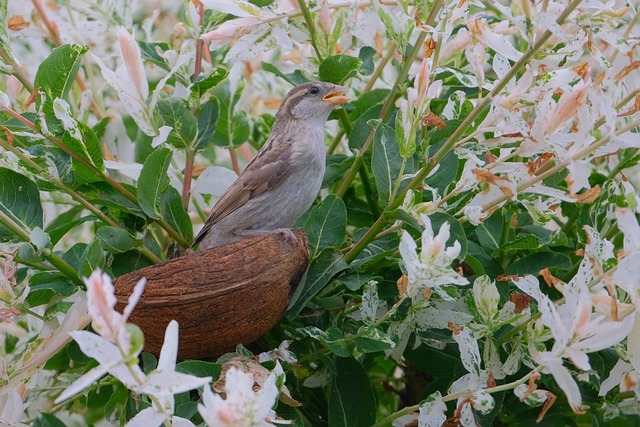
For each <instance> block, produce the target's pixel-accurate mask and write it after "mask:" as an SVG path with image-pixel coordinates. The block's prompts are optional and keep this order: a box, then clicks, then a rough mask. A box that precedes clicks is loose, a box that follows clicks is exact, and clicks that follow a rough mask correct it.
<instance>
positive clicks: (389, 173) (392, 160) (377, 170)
mask: <svg viewBox="0 0 640 427" xmlns="http://www.w3.org/2000/svg"><path fill="white" fill-rule="evenodd" d="M375 132H376V134H375V138H374V141H373V154H372V155H371V169H372V171H373V177H374V179H375V181H376V186H377V188H378V198H379V199H380V203H381V204H382V205H383V206H388V205H389V204H390V203H391V201H392V200H393V197H394V194H393V192H394V189H395V186H396V181H397V180H398V179H401V177H400V176H399V175H400V172H401V169H402V161H403V158H402V156H401V155H400V149H399V147H398V142H397V141H396V135H395V132H394V130H393V129H392V128H391V127H389V126H387V125H386V124H384V123H381V124H380V125H379V126H378V128H377V129H376V131H375ZM414 171H415V165H414V161H413V158H408V159H406V164H405V167H404V171H402V173H403V175H404V174H410V173H413V172H414ZM405 181H406V183H405V184H403V185H400V186H399V187H398V190H399V191H401V190H402V188H403V187H404V186H406V185H407V184H408V183H409V181H408V180H405Z"/></svg>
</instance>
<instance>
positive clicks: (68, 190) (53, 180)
mask: <svg viewBox="0 0 640 427" xmlns="http://www.w3.org/2000/svg"><path fill="white" fill-rule="evenodd" d="M0 146H1V147H2V148H4V149H5V150H7V151H11V152H12V153H14V154H15V155H16V156H17V157H18V158H19V159H20V160H22V161H23V162H25V163H27V164H28V165H29V166H31V167H32V168H34V169H36V170H38V171H40V172H42V170H43V168H42V167H41V166H40V165H38V164H37V163H35V162H34V161H33V160H31V159H30V158H29V157H27V156H25V155H24V153H23V152H22V151H20V150H18V149H17V148H16V147H14V146H13V145H11V144H9V143H8V142H7V141H5V140H4V139H2V138H0ZM49 180H50V181H51V183H52V184H54V185H55V186H56V187H58V188H59V189H61V190H62V191H64V192H65V193H67V194H69V195H70V196H71V197H72V198H73V199H74V200H76V201H77V202H78V203H80V204H81V205H82V206H84V207H85V208H87V209H88V210H89V211H91V212H92V213H93V214H94V215H96V216H97V217H98V218H100V219H101V220H102V221H103V222H105V223H107V224H109V225H111V226H113V227H118V228H122V227H121V226H120V224H118V223H117V222H116V221H114V220H113V219H111V218H109V217H108V216H107V215H106V214H105V213H104V212H102V211H101V210H100V209H98V208H97V207H96V206H95V205H93V204H92V203H91V202H89V201H88V200H87V199H85V198H84V197H83V196H82V195H81V194H80V193H78V192H76V191H75V190H74V189H73V188H71V187H69V186H67V185H66V184H65V183H64V182H62V181H61V180H60V179H58V178H52V177H49ZM140 252H142V253H143V254H144V255H145V256H146V257H147V258H149V259H150V260H152V261H153V262H155V263H156V264H157V263H159V262H161V261H162V260H161V259H160V258H158V257H157V256H156V255H155V254H154V253H153V252H151V251H150V250H149V249H148V248H147V247H145V246H142V247H141V248H140Z"/></svg>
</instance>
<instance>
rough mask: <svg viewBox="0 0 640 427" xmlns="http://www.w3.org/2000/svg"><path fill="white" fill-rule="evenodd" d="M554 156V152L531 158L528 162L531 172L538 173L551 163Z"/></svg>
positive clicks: (532, 173)
mask: <svg viewBox="0 0 640 427" xmlns="http://www.w3.org/2000/svg"><path fill="white" fill-rule="evenodd" d="M552 158H553V154H552V153H542V154H541V155H540V156H539V157H538V158H537V159H535V160H534V159H531V160H529V162H528V163H527V168H528V169H529V174H531V175H537V174H538V172H539V171H540V170H541V169H542V168H544V167H546V166H547V164H549V161H550V160H551V159H552Z"/></svg>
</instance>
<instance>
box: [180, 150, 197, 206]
mask: <svg viewBox="0 0 640 427" xmlns="http://www.w3.org/2000/svg"><path fill="white" fill-rule="evenodd" d="M185 154H186V159H185V165H184V181H183V182H182V206H183V207H184V210H185V211H187V212H189V199H190V197H191V182H192V181H193V165H194V163H195V161H196V152H195V151H194V150H192V149H190V148H187V149H186V153H185Z"/></svg>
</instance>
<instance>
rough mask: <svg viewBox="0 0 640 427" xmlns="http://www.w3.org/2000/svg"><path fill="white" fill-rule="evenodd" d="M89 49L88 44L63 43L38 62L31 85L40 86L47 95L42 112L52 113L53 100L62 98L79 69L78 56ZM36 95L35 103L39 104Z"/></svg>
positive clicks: (67, 91)
mask: <svg viewBox="0 0 640 427" xmlns="http://www.w3.org/2000/svg"><path fill="white" fill-rule="evenodd" d="M88 50H89V47H88V46H81V45H77V44H65V45H62V46H60V47H57V48H55V49H53V51H52V52H51V54H50V55H49V56H48V57H47V58H46V59H45V60H44V61H42V63H41V64H40V66H39V67H38V71H37V72H36V77H35V80H34V82H33V86H34V87H36V88H40V90H41V91H42V92H44V93H45V94H46V95H47V98H46V101H45V105H44V112H45V113H46V114H51V115H52V114H53V100H54V99H56V98H64V97H66V96H67V94H68V93H69V89H71V85H72V84H73V81H74V80H75V78H76V75H77V74H78V70H80V58H81V57H82V55H84V54H85V53H86V52H87V51H88ZM40 102H41V101H40V98H39V97H36V104H37V105H38V106H39V105H40Z"/></svg>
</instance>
